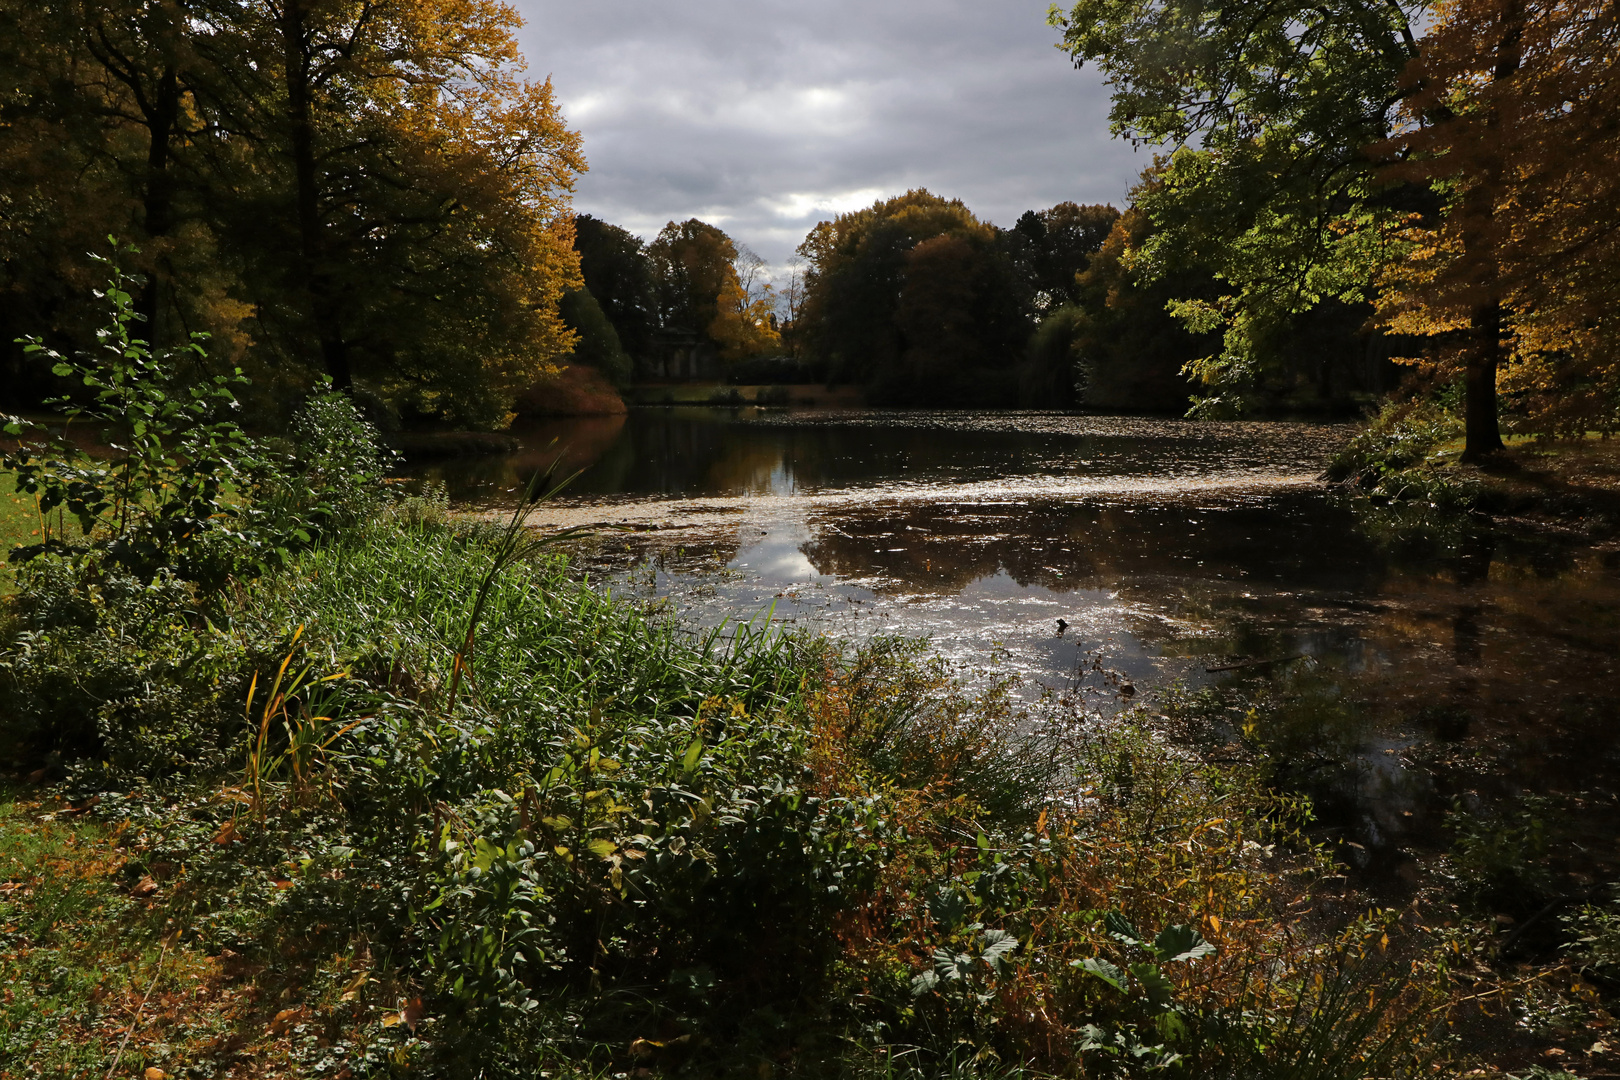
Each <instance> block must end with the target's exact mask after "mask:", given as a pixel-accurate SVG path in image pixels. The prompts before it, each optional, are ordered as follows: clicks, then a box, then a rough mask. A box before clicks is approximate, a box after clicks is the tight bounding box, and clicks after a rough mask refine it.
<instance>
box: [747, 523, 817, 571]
mask: <svg viewBox="0 0 1620 1080" xmlns="http://www.w3.org/2000/svg"><path fill="white" fill-rule="evenodd" d="M744 528H745V530H746V526H745V527H744ZM809 540H810V529H809V528H808V527H807V526H806V525H805V524H804V523H803V522H800V521H794V522H772V523H771V524H770V525H768V526H765V527H764V531H763V534H762V535H761V536H760V537H759V538H758V539H757V540H754V541H752V542H748V541H747V540H744V542H743V544H742V545H741V546H740V547H739V548H738V550H737V554H736V556H735V557H734V558H733V559H732V560H731V562H730V563H729V564H728V568H730V569H733V570H747V571H748V572H749V573H750V574H752V575H753V576H754V577H756V578H758V580H759V583H760V584H761V585H767V586H776V585H797V584H802V583H808V582H814V581H819V580H821V574H819V573H818V572H817V571H816V568H815V567H814V566H813V565H812V564H811V562H810V560H809V559H808V558H806V557H805V554H804V551H803V548H804V546H805V545H806V544H807V543H809Z"/></svg>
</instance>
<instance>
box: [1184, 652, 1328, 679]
mask: <svg viewBox="0 0 1620 1080" xmlns="http://www.w3.org/2000/svg"><path fill="white" fill-rule="evenodd" d="M1305 657H1306V654H1305V653H1295V654H1294V655H1293V656H1278V657H1275V658H1273V659H1271V660H1245V661H1244V662H1243V663H1241V664H1224V665H1222V666H1221V667H1207V668H1205V669H1204V671H1205V672H1206V673H1207V674H1210V675H1214V674H1216V673H1217V672H1221V671H1239V670H1242V669H1243V668H1252V667H1268V666H1270V665H1272V664H1286V663H1288V662H1290V661H1292V660H1303V659H1305Z"/></svg>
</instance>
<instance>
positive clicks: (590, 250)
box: [574, 214, 659, 359]
mask: <svg viewBox="0 0 1620 1080" xmlns="http://www.w3.org/2000/svg"><path fill="white" fill-rule="evenodd" d="M574 248H575V250H577V251H578V252H579V270H580V274H581V275H582V276H583V277H584V279H585V288H586V289H587V290H589V291H590V294H591V295H592V296H593V297H595V298H596V302H597V303H598V304H599V305H600V306H601V308H602V313H603V314H604V315H606V316H607V318H608V321H609V322H611V323H612V324H613V328H614V330H616V331H617V332H618V335H619V342H620V344H622V345H623V346H624V348H625V351H627V352H628V353H629V354H630V356H631V357H632V358H633V359H639V358H641V357H644V356H646V355H647V354H648V352H649V350H650V349H651V347H652V340H653V331H654V330H655V329H656V328H657V326H658V318H659V306H658V284H657V282H656V280H655V278H654V275H653V263H652V260H651V259H650V258H649V257H648V255H647V252H646V245H645V244H643V243H642V242H641V240H640V238H638V237H636V236H635V235H633V234H632V233H629V232H626V231H625V230H624V229H621V228H619V226H617V225H610V224H608V223H607V222H605V221H602V220H600V219H598V218H593V217H591V216H590V215H589V214H580V215H578V216H576V217H575V218H574Z"/></svg>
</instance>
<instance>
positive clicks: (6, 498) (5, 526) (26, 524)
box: [0, 469, 39, 595]
mask: <svg viewBox="0 0 1620 1080" xmlns="http://www.w3.org/2000/svg"><path fill="white" fill-rule="evenodd" d="M38 535H39V512H38V511H37V510H36V509H35V507H34V497H33V496H32V495H22V494H18V492H17V481H16V475H15V474H14V473H12V472H11V471H10V470H9V469H0V552H9V551H10V550H11V549H12V548H14V547H16V546H17V545H18V544H26V543H28V542H29V541H30V540H32V539H34V538H35V537H37V536H38ZM15 581H16V575H15V574H13V573H12V570H11V567H10V565H9V564H8V565H6V567H5V569H3V570H0V595H4V594H6V593H9V592H11V591H12V587H13V585H14V583H15Z"/></svg>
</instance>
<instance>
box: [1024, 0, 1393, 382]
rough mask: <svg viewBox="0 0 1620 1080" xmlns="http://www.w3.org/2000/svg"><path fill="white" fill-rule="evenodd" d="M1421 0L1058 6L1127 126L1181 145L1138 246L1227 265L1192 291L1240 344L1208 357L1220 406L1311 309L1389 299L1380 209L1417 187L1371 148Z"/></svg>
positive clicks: (1143, 205) (1281, 359) (1068, 36)
mask: <svg viewBox="0 0 1620 1080" xmlns="http://www.w3.org/2000/svg"><path fill="white" fill-rule="evenodd" d="M1421 10H1422V4H1419V3H1408V2H1403V0H1330V2H1328V3H1326V4H1317V5H1311V4H1304V3H1297V2H1296V3H1284V4H1274V5H1268V6H1261V7H1256V6H1254V5H1251V4H1238V3H1232V2H1222V3H1216V4H1213V5H1210V4H1189V3H1183V2H1181V0H1080V2H1078V3H1076V4H1074V5H1073V6H1072V7H1070V8H1069V9H1068V10H1067V11H1063V10H1060V9H1058V8H1056V7H1054V8H1053V9H1052V11H1051V15H1050V19H1051V21H1052V23H1053V25H1054V26H1056V27H1058V28H1059V29H1061V30H1062V32H1063V41H1062V47H1063V48H1064V49H1065V50H1066V51H1067V52H1068V53H1069V54H1070V56H1072V57H1073V58H1074V60H1075V62H1076V64H1077V65H1079V64H1082V63H1095V64H1096V65H1097V66H1098V68H1099V70H1101V72H1102V73H1103V75H1104V76H1105V78H1107V80H1108V81H1109V83H1110V85H1111V86H1112V87H1113V101H1112V106H1111V111H1110V113H1109V119H1110V124H1111V126H1112V128H1113V130H1114V132H1115V133H1116V134H1118V135H1122V136H1124V137H1127V138H1130V139H1131V140H1132V141H1134V142H1138V143H1144V142H1145V143H1151V144H1155V145H1161V146H1169V147H1173V148H1174V152H1173V153H1172V154H1171V155H1170V157H1169V159H1168V161H1166V162H1164V163H1163V164H1162V167H1161V168H1160V169H1159V171H1158V175H1157V177H1156V178H1155V180H1154V182H1153V183H1152V184H1150V185H1148V186H1147V187H1146V188H1145V189H1143V190H1142V191H1141V192H1140V193H1139V194H1138V197H1137V205H1138V206H1139V208H1140V209H1141V210H1142V211H1143V212H1144V213H1145V214H1146V215H1147V216H1148V217H1149V219H1150V220H1151V222H1152V224H1153V225H1154V230H1153V232H1152V233H1151V234H1150V235H1149V236H1147V237H1146V238H1145V240H1144V242H1143V244H1142V246H1141V247H1140V248H1138V249H1134V250H1132V251H1131V253H1130V254H1129V256H1128V261H1129V265H1130V268H1131V269H1132V271H1133V272H1134V273H1136V274H1138V275H1140V276H1142V277H1143V278H1145V279H1147V280H1153V279H1157V278H1162V277H1164V276H1165V275H1168V274H1171V273H1173V272H1174V270H1175V269H1176V268H1177V267H1180V266H1184V265H1203V266H1207V267H1209V268H1210V269H1211V270H1212V271H1213V273H1214V274H1215V276H1216V278H1217V279H1218V280H1219V281H1220V282H1222V283H1223V288H1222V291H1221V293H1220V295H1218V296H1216V297H1214V298H1212V299H1204V298H1199V297H1186V298H1179V299H1180V300H1181V302H1180V303H1178V304H1177V305H1176V307H1175V310H1176V311H1177V313H1178V314H1179V315H1180V316H1181V317H1182V318H1184V319H1185V320H1186V322H1187V324H1188V326H1189V328H1191V329H1193V330H1195V331H1197V332H1213V331H1217V330H1218V331H1221V332H1222V333H1223V336H1224V348H1223V349H1222V350H1221V351H1220V352H1219V353H1218V354H1214V355H1210V356H1208V357H1205V358H1201V359H1200V360H1199V361H1197V362H1196V363H1194V364H1193V365H1192V367H1191V369H1190V370H1191V371H1192V373H1193V374H1195V375H1196V376H1197V377H1198V378H1199V379H1200V380H1201V381H1202V382H1203V383H1204V384H1205V386H1206V388H1207V392H1208V398H1207V399H1206V401H1207V402H1208V404H1209V405H1210V406H1211V407H1216V408H1219V407H1222V406H1229V405H1235V404H1241V397H1242V391H1243V390H1244V389H1245V388H1247V387H1250V386H1252V385H1253V384H1254V383H1255V382H1256V381H1257V380H1259V379H1260V378H1261V377H1262V375H1263V374H1264V373H1265V372H1266V371H1267V370H1275V369H1277V368H1279V367H1284V366H1286V365H1287V363H1288V360H1289V357H1288V350H1286V349H1285V348H1284V347H1283V345H1284V343H1285V342H1286V341H1287V339H1288V338H1289V336H1290V334H1291V333H1292V325H1293V323H1294V322H1295V320H1297V319H1298V318H1299V317H1300V316H1301V315H1303V314H1304V313H1306V312H1309V311H1311V310H1312V309H1314V308H1316V307H1317V306H1318V305H1319V304H1322V303H1323V302H1324V301H1329V300H1332V301H1336V302H1338V303H1340V304H1344V305H1358V304H1366V303H1367V302H1368V301H1369V300H1370V299H1371V296H1372V289H1373V283H1374V277H1375V275H1376V272H1377V270H1378V268H1379V267H1380V266H1381V264H1382V261H1383V259H1384V257H1385V255H1386V252H1385V245H1384V242H1383V240H1382V238H1381V234H1380V232H1379V231H1378V230H1376V229H1371V228H1368V227H1366V226H1367V225H1369V224H1370V223H1372V222H1373V221H1376V220H1381V219H1383V218H1384V217H1385V216H1386V215H1388V214H1389V213H1390V212H1391V210H1392V209H1398V206H1395V207H1392V205H1391V203H1392V201H1393V202H1397V203H1398V201H1399V199H1402V198H1411V197H1413V196H1412V193H1411V192H1408V191H1397V192H1395V193H1393V194H1391V193H1389V192H1385V191H1381V190H1380V186H1379V185H1378V183H1377V181H1376V178H1375V175H1374V163H1373V162H1372V161H1371V159H1370V158H1368V157H1367V156H1366V154H1365V153H1364V150H1365V148H1366V147H1367V146H1369V145H1370V144H1372V143H1374V142H1376V141H1378V140H1380V139H1383V138H1385V137H1387V136H1388V135H1389V134H1390V132H1391V131H1392V130H1393V128H1394V125H1395V123H1396V122H1397V120H1398V108H1399V106H1400V103H1401V100H1402V98H1403V96H1404V95H1405V94H1406V93H1407V91H1406V90H1404V89H1403V88H1402V87H1401V86H1400V75H1401V72H1402V70H1403V69H1404V68H1405V66H1406V65H1407V63H1408V62H1409V61H1410V60H1411V59H1412V57H1413V56H1414V55H1416V52H1417V41H1416V38H1415V36H1414V33H1413V29H1412V19H1413V17H1414V16H1415V15H1416V14H1417V13H1418V12H1420V11H1421Z"/></svg>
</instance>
